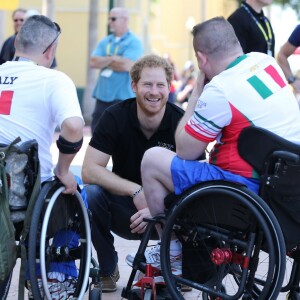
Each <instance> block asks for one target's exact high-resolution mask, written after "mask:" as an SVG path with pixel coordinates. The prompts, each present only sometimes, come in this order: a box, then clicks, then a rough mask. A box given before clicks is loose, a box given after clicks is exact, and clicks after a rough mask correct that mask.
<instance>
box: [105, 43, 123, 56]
mask: <svg viewBox="0 0 300 300" xmlns="http://www.w3.org/2000/svg"><path fill="white" fill-rule="evenodd" d="M112 43H113V42H112V41H110V42H109V43H108V44H107V46H106V55H107V56H111V55H112V54H111V53H110V52H111V44H112ZM119 48H120V45H119V44H118V45H117V46H116V47H115V50H114V53H113V55H116V54H117V53H118V51H119Z"/></svg>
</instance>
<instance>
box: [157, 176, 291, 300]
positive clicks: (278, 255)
mask: <svg viewBox="0 0 300 300" xmlns="http://www.w3.org/2000/svg"><path fill="white" fill-rule="evenodd" d="M174 236H176V237H177V238H178V239H179V240H180V241H181V243H182V267H183V269H182V276H175V275H173V273H172V264H173V263H172V262H171V260H172V258H171V257H170V241H171V239H172V238H173V237H174ZM285 259H286V258H285V243H284V239H283V235H282V232H281V228H280V226H279V224H278V222H277V219H276V218H275V216H274V214H273V213H272V211H271V210H270V208H269V207H268V205H266V203H265V202H264V201H263V200H262V199H261V198H260V197H258V196H257V195H256V194H254V193H252V192H251V191H249V190H248V189H246V188H244V187H242V186H240V185H236V184H233V183H228V182H223V181H213V182H208V183H203V184H199V185H197V186H194V187H192V188H191V189H189V190H188V191H186V192H185V193H184V194H183V195H182V196H181V197H180V200H179V201H178V202H177V204H176V205H175V206H174V207H173V208H172V209H171V211H170V212H169V213H168V215H167V220H166V223H165V226H164V230H163V236H162V241H161V268H162V272H163V276H164V278H165V281H166V285H167V287H168V289H169V292H170V294H171V296H172V297H173V298H174V299H184V298H183V296H182V295H181V293H180V292H179V291H178V289H177V285H178V284H185V285H188V286H191V287H193V288H194V289H198V290H200V291H202V292H204V295H206V296H207V298H204V299H241V298H242V297H243V299H260V300H263V299H276V298H277V295H278V294H279V293H280V289H281V286H282V282H283V277H284V272H285Z"/></svg>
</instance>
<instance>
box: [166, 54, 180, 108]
mask: <svg viewBox="0 0 300 300" xmlns="http://www.w3.org/2000/svg"><path fill="white" fill-rule="evenodd" d="M163 58H164V59H166V60H167V62H168V63H169V64H170V65H171V66H172V67H173V80H172V82H171V87H170V93H169V99H168V101H170V102H171V103H175V102H176V86H177V81H178V80H179V75H178V73H177V68H176V66H175V63H174V61H173V60H172V58H171V56H170V55H169V54H168V53H164V54H163Z"/></svg>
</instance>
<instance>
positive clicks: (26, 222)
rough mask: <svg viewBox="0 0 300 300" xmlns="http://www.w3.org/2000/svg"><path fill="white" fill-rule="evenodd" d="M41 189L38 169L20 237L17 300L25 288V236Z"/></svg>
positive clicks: (21, 296)
mask: <svg viewBox="0 0 300 300" xmlns="http://www.w3.org/2000/svg"><path fill="white" fill-rule="evenodd" d="M40 189H41V172H40V168H38V174H37V178H36V181H35V184H34V187H33V190H32V193H31V196H30V200H29V203H28V207H27V211H26V215H25V220H24V225H23V230H22V233H21V236H20V244H19V247H20V252H21V253H20V254H21V266H20V275H19V292H18V300H23V299H24V288H25V277H26V264H27V255H26V247H25V241H26V239H27V235H28V233H29V228H30V223H31V216H32V212H33V208H34V205H35V201H36V199H37V197H38V194H39V192H40Z"/></svg>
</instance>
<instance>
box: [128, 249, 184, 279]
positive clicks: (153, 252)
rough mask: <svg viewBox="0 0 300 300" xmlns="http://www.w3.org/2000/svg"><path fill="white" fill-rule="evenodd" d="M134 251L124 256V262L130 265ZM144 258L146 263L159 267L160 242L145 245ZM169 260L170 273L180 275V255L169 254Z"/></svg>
mask: <svg viewBox="0 0 300 300" xmlns="http://www.w3.org/2000/svg"><path fill="white" fill-rule="evenodd" d="M135 255H136V253H134V254H133V253H130V254H128V255H127V256H126V259H125V260H126V263H127V264H128V265H129V266H130V267H132V266H133V261H134V258H135ZM144 255H145V258H146V263H147V264H151V265H152V266H153V267H155V268H158V269H160V244H157V245H155V246H150V247H147V249H146V250H145V253H144ZM170 261H171V268H172V273H173V274H174V275H176V276H181V275H182V255H181V254H179V255H176V256H172V255H170Z"/></svg>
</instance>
